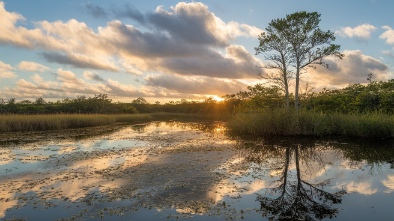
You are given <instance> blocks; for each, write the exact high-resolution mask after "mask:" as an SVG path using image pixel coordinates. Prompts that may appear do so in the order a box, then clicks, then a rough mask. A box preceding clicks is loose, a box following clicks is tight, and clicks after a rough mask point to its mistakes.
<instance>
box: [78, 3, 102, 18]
mask: <svg viewBox="0 0 394 221" xmlns="http://www.w3.org/2000/svg"><path fill="white" fill-rule="evenodd" d="M84 7H85V9H86V11H87V12H88V13H89V14H91V15H92V16H93V17H95V18H107V17H108V13H107V11H106V10H105V9H104V8H103V7H101V6H98V5H93V4H91V3H88V4H86V5H84Z"/></svg>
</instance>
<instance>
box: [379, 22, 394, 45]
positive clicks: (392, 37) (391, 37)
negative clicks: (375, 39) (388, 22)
mask: <svg viewBox="0 0 394 221" xmlns="http://www.w3.org/2000/svg"><path fill="white" fill-rule="evenodd" d="M382 28H383V29H385V30H386V31H385V32H383V34H381V35H380V39H383V40H385V41H386V43H387V44H394V30H393V29H392V28H391V27H389V26H383V27H382Z"/></svg>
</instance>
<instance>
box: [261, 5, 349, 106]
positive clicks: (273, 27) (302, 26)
mask: <svg viewBox="0 0 394 221" xmlns="http://www.w3.org/2000/svg"><path fill="white" fill-rule="evenodd" d="M319 23H320V14H319V13H317V12H311V13H309V12H305V11H302V12H296V13H293V14H290V15H286V18H279V19H274V20H272V21H271V22H270V23H269V25H268V28H267V29H266V31H267V34H265V35H263V36H269V37H270V38H262V39H263V41H261V40H260V47H262V49H264V45H266V46H265V47H267V46H270V44H272V45H279V43H280V46H281V47H279V49H280V50H279V51H284V52H286V55H287V56H286V57H285V58H279V61H283V62H284V63H283V62H282V63H280V62H279V65H280V66H279V68H278V69H279V70H280V71H282V74H284V73H283V70H286V72H285V73H290V72H291V71H294V73H295V80H296V84H295V109H296V111H298V103H299V87H300V75H301V73H302V71H303V70H305V69H307V68H309V67H312V68H316V65H322V66H324V67H326V68H329V67H328V64H327V63H325V62H324V60H323V58H324V57H327V56H330V55H333V56H335V57H338V58H341V59H342V58H343V56H344V55H343V54H341V53H340V52H339V50H340V46H339V45H336V44H332V42H333V41H335V36H334V33H333V32H331V31H323V30H321V29H320V28H319ZM260 37H261V36H260ZM267 39H268V40H270V41H267ZM271 39H272V40H271ZM268 43H270V44H268ZM261 44H263V45H261ZM260 47H259V48H260ZM267 48H270V47H267ZM274 51H276V52H278V50H277V49H274ZM279 54H280V53H279ZM273 58H276V57H275V56H274V57H273ZM274 61H276V60H274ZM276 64H277V63H276ZM284 68H285V69H284ZM289 69H290V70H289ZM283 76H287V75H286V74H284V75H283Z"/></svg>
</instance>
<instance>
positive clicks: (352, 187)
mask: <svg viewBox="0 0 394 221" xmlns="http://www.w3.org/2000/svg"><path fill="white" fill-rule="evenodd" d="M345 189H346V190H347V192H349V193H354V192H356V193H360V194H363V195H372V194H374V193H376V192H378V189H376V188H372V184H371V183H370V182H357V183H356V182H354V181H351V182H350V183H348V184H347V185H346V187H345Z"/></svg>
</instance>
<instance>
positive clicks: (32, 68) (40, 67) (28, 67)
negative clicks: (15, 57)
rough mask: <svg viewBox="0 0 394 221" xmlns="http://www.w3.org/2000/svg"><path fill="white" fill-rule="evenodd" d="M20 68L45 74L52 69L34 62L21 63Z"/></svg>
mask: <svg viewBox="0 0 394 221" xmlns="http://www.w3.org/2000/svg"><path fill="white" fill-rule="evenodd" d="M18 68H19V69H20V70H23V71H31V72H44V71H47V70H49V69H50V68H48V67H46V66H44V65H42V64H39V63H36V62H32V61H21V62H20V63H19V64H18Z"/></svg>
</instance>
